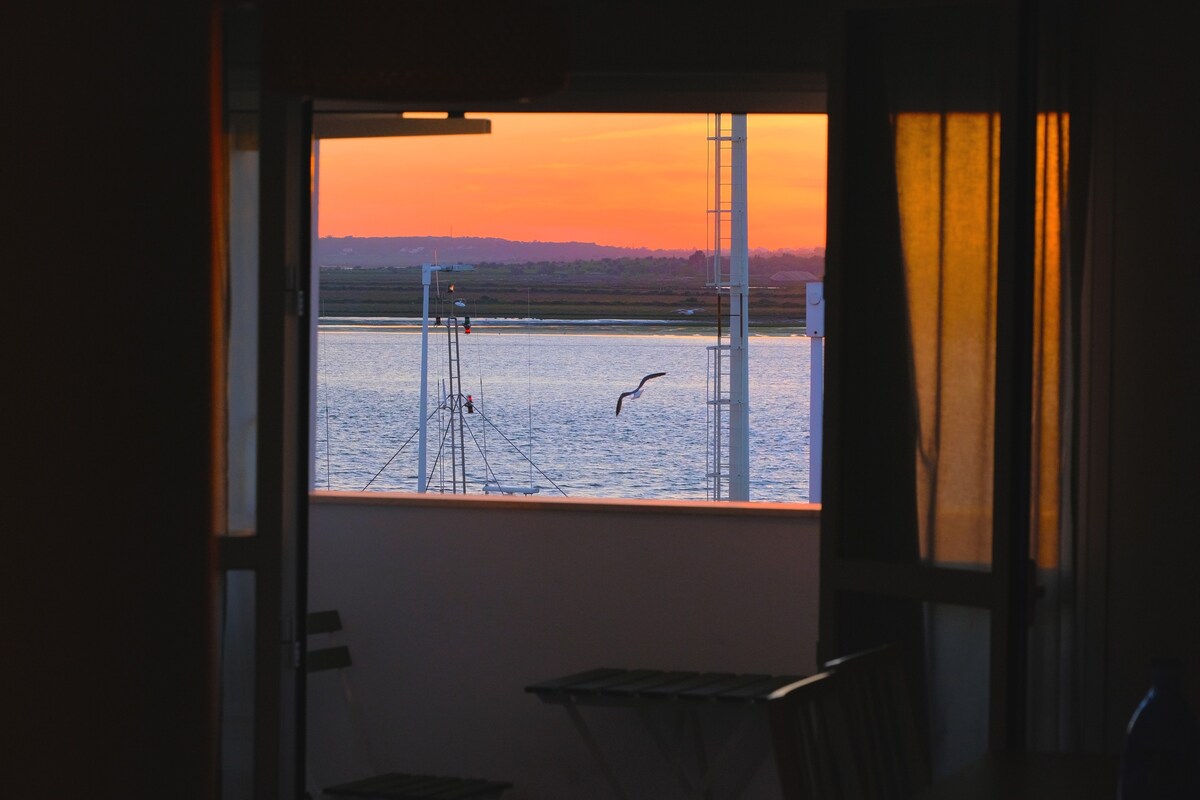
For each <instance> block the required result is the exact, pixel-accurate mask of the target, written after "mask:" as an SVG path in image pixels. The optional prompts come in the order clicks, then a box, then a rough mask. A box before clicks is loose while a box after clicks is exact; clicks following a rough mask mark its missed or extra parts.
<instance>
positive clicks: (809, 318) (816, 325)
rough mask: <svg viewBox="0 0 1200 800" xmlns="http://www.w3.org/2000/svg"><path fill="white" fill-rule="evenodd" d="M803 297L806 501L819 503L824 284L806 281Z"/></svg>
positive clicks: (823, 360)
mask: <svg viewBox="0 0 1200 800" xmlns="http://www.w3.org/2000/svg"><path fill="white" fill-rule="evenodd" d="M805 299H806V300H807V308H806V310H805V316H804V332H805V333H806V334H807V335H808V340H809V343H810V345H811V347H812V349H811V351H810V355H809V361H808V373H809V376H808V502H810V503H819V502H821V458H822V449H823V439H822V436H821V434H822V428H823V425H824V417H825V284H824V283H815V282H814V283H810V284H808V286H806V287H805Z"/></svg>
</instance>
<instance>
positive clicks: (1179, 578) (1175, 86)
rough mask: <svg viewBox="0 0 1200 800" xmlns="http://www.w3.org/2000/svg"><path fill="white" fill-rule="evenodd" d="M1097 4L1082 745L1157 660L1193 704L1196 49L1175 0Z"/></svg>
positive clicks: (1197, 623)
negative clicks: (1091, 631) (1094, 632)
mask: <svg viewBox="0 0 1200 800" xmlns="http://www.w3.org/2000/svg"><path fill="white" fill-rule="evenodd" d="M1102 8H1103V9H1104V11H1102V12H1100V14H1099V23H1100V24H1099V27H1098V32H1099V37H1098V39H1097V46H1096V69H1097V81H1096V84H1095V94H1094V101H1095V114H1096V119H1095V124H1096V137H1095V145H1094V146H1095V153H1094V157H1095V158H1094V165H1093V170H1094V171H1093V177H1092V180H1093V186H1094V195H1093V206H1092V213H1091V221H1090V226H1091V227H1090V239H1089V243H1088V246H1089V248H1090V250H1091V253H1090V256H1091V259H1090V267H1091V269H1092V270H1093V276H1092V282H1091V284H1090V291H1091V292H1092V296H1091V300H1092V301H1093V303H1094V304H1095V308H1094V309H1093V311H1094V313H1093V314H1092V315H1091V318H1090V321H1089V323H1088V325H1089V327H1088V328H1087V329H1085V335H1086V337H1087V338H1086V339H1085V342H1088V343H1090V349H1088V350H1085V354H1084V355H1085V358H1086V359H1090V362H1091V386H1090V387H1086V388H1087V389H1089V390H1090V405H1089V407H1088V408H1087V409H1085V413H1087V414H1089V415H1090V416H1089V417H1088V419H1089V420H1090V421H1089V422H1088V423H1087V424H1085V427H1084V429H1083V437H1084V438H1083V442H1082V443H1083V444H1084V445H1085V447H1089V448H1091V455H1090V462H1089V463H1088V464H1086V470H1087V475H1086V476H1085V477H1088V478H1090V481H1089V482H1088V483H1087V484H1086V485H1087V486H1088V487H1089V490H1088V492H1087V493H1086V494H1085V496H1084V497H1083V498H1081V499H1082V501H1083V504H1084V508H1085V509H1087V510H1088V519H1089V528H1088V530H1087V535H1088V536H1089V537H1091V539H1092V543H1091V547H1090V552H1088V553H1085V556H1086V557H1087V558H1088V560H1089V567H1090V568H1092V575H1091V578H1093V579H1095V578H1097V577H1100V576H1105V582H1104V584H1103V585H1102V586H1099V585H1097V586H1093V587H1091V589H1090V597H1091V603H1092V608H1091V611H1092V612H1094V613H1095V614H1098V615H1100V616H1101V617H1102V618H1103V619H1105V620H1106V625H1105V627H1104V628H1103V642H1102V643H1099V644H1097V643H1095V642H1093V644H1092V646H1091V647H1089V648H1086V649H1085V650H1084V657H1085V659H1088V658H1090V659H1092V661H1091V662H1090V663H1089V662H1086V661H1085V663H1084V664H1083V667H1084V669H1085V675H1086V674H1087V673H1088V672H1091V673H1092V675H1093V678H1092V679H1091V684H1090V690H1091V692H1092V695H1091V697H1090V698H1088V697H1085V704H1087V703H1088V701H1089V700H1090V701H1091V702H1090V704H1089V705H1090V706H1091V710H1090V711H1089V710H1088V708H1086V707H1085V710H1084V713H1085V715H1087V714H1092V715H1093V717H1095V718H1096V720H1095V721H1097V722H1100V723H1101V724H1100V725H1099V726H1096V727H1094V728H1091V729H1090V730H1091V731H1093V732H1092V733H1091V734H1090V736H1091V738H1092V741H1090V742H1088V741H1085V744H1090V745H1091V746H1093V747H1105V748H1108V749H1117V748H1119V747H1120V744H1121V741H1122V738H1123V736H1124V731H1125V726H1126V724H1127V723H1128V720H1129V717H1130V715H1131V714H1132V712H1133V711H1134V709H1135V707H1136V705H1137V702H1138V701H1139V699H1140V698H1141V696H1142V695H1143V694H1144V693H1145V691H1146V689H1147V688H1148V686H1149V681H1150V659H1151V658H1155V657H1159V656H1174V657H1179V658H1182V659H1184V660H1185V665H1186V669H1185V675H1184V682H1185V686H1186V687H1187V689H1188V690H1189V693H1190V697H1191V704H1192V708H1193V710H1200V592H1198V591H1197V588H1196V587H1197V579H1196V574H1195V570H1196V566H1197V564H1200V504H1198V503H1197V500H1196V498H1197V488H1196V485H1197V481H1198V480H1200V425H1197V424H1196V422H1195V416H1196V414H1197V409H1200V337H1198V336H1197V335H1196V333H1195V328H1196V317H1197V315H1196V304H1197V301H1198V300H1200V262H1198V256H1197V254H1198V253H1200V224H1198V223H1197V220H1198V219H1200V195H1198V192H1197V189H1198V187H1200V158H1198V155H1197V146H1198V145H1197V143H1198V142H1200V116H1198V113H1197V103H1196V97H1197V94H1196V93H1197V86H1200V59H1197V57H1196V46H1197V42H1196V35H1195V32H1194V30H1195V29H1194V26H1193V25H1191V24H1190V23H1189V22H1188V21H1187V19H1185V14H1184V7H1179V8H1175V7H1158V6H1156V7H1155V8H1154V9H1153V10H1149V9H1147V8H1146V7H1145V6H1143V5H1141V4H1138V3H1135V2H1128V1H1126V0H1121V1H1120V2H1113V3H1109V4H1107V5H1106V6H1103V7H1102ZM1108 306H1111V313H1108V314H1106V313H1105V309H1106V308H1107V307H1108ZM1085 346H1086V345H1085ZM1098 568H1102V569H1098ZM1086 577H1087V576H1085V578H1086ZM1097 659H1098V660H1101V661H1102V663H1103V665H1104V672H1103V674H1102V675H1099V676H1097V675H1096V660H1097ZM1097 696H1100V697H1103V712H1102V713H1101V714H1096V710H1095V707H1096V705H1097V704H1096V702H1095V701H1096V700H1097ZM1084 731H1085V739H1086V738H1087V737H1088V736H1089V733H1088V731H1089V726H1087V725H1085V726H1084ZM1100 731H1102V734H1100V733H1099V732H1100ZM1097 734H1099V735H1097Z"/></svg>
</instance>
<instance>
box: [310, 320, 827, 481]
mask: <svg viewBox="0 0 1200 800" xmlns="http://www.w3.org/2000/svg"><path fill="white" fill-rule="evenodd" d="M712 344H715V331H714V330H712V329H705V328H703V327H699V328H698V327H691V326H686V325H679V324H671V323H670V322H663V323H657V324H656V323H636V324H633V323H625V324H621V323H617V322H615V321H612V322H608V323H604V322H596V321H592V322H590V323H586V324H580V323H565V322H553V321H550V322H541V323H533V324H525V323H518V322H511V321H499V320H482V319H476V320H475V323H474V325H473V327H472V332H471V334H469V335H463V334H460V335H459V357H460V362H461V363H460V371H461V375H462V393H463V394H470V395H471V396H472V399H473V406H474V408H475V412H476V413H474V414H465V415H464V420H465V422H466V425H465V426H464V433H463V441H464V444H465V446H464V447H463V448H462V449H458V447H457V439H455V450H454V451H453V453H452V451H451V443H450V437H448V436H446V435H445V431H446V429H447V427H448V421H449V415H448V414H446V413H440V414H439V413H438V412H437V410H436V409H437V406H438V401H439V399H440V398H441V397H444V389H443V386H444V385H445V381H446V375H447V374H448V367H447V362H448V356H447V353H448V350H449V340H448V337H447V334H446V329H445V328H444V327H443V328H441V329H438V328H431V330H430V338H429V406H428V408H429V412H430V414H431V415H432V418H431V419H430V421H429V424H428V428H427V434H426V435H427V441H428V445H427V469H428V470H429V472H430V474H431V478H430V482H429V490H430V491H435V492H436V491H449V490H450V489H451V464H452V458H453V459H454V460H457V461H458V462H460V463H464V464H465V467H466V476H467V481H466V485H467V491H468V492H470V493H472V494H474V493H479V492H482V490H483V484H484V482H485V480H490V481H498V482H499V483H501V484H505V485H516V486H526V487H528V486H536V487H538V488H539V496H548V497H553V496H562V495H563V494H565V495H567V496H570V497H616V498H642V499H650V498H658V499H697V500H703V499H706V497H707V481H706V477H705V473H706V452H707V447H708V444H707V442H708V436H709V433H708V418H707V402H706V400H707V394H708V378H707V374H708V353H707V350H706V347H707V346H709V345H712ZM748 349H749V356H750V499H751V500H755V501H776V502H807V501H808V498H809V494H808V473H809V469H808V466H809V465H808V460H809V424H808V409H809V355H810V340H809V339H808V338H807V337H804V336H802V335H801V332H800V330H799V329H775V330H771V331H770V332H763V333H752V334H751V337H750V342H749V346H748ZM317 361H318V363H317V395H316V403H315V420H314V422H315V443H314V444H315V450H314V457H315V463H314V467H315V469H314V475H315V485H316V487H317V488H321V489H335V490H349V491H360V490H366V491H415V490H416V484H417V478H416V476H417V463H418V449H417V437H416V435H415V434H416V431H417V428H418V418H419V416H420V414H419V407H420V403H419V397H420V364H421V333H420V326H419V323H418V322H417V321H415V320H380V319H371V320H365V319H336V320H335V319H323V320H322V321H321V324H320V327H319V331H318V345H317ZM651 372H666V373H667V374H666V375H664V376H663V377H661V378H657V379H654V380H652V381H649V382H648V383H647V384H646V387H645V391H644V393H643V394H642V396H641V397H640V398H638V399H636V400H631V399H628V398H627V399H626V401H625V403H624V404H623V406H622V409H621V413H620V415H619V416H618V415H616V414H615V410H616V401H617V397H618V395H619V394H620V393H621V392H624V391H628V390H631V389H633V388H635V387H636V386H637V384H638V381H640V380H641V378H642V376H644V375H646V374H649V373H651ZM527 456H528V457H527ZM531 462H532V463H531ZM460 491H461V489H460Z"/></svg>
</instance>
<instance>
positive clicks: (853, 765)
mask: <svg viewBox="0 0 1200 800" xmlns="http://www.w3.org/2000/svg"><path fill="white" fill-rule="evenodd" d="M825 669H826V671H828V672H830V673H832V674H833V675H834V681H833V686H834V688H835V690H836V694H837V702H838V705H837V713H838V714H839V715H840V716H841V718H842V720H843V722H844V725H845V729H846V736H847V738H848V743H849V747H848V749H847V753H848V757H849V759H850V761H849V763H848V771H849V772H850V773H852V774H853V775H854V778H855V780H854V784H856V786H854V787H852V789H853V791H850V792H848V793H847V794H846V796H847V797H850V798H856V797H862V798H864V799H869V800H907V799H908V798H911V797H912V796H913V794H914V793H915V792H916V791H917V790H918V789H920V788H922V787H924V786H927V785H928V784H929V782H930V768H929V755H928V747H927V745H926V743H925V737H924V735H923V734H922V733H921V727H920V725H919V724H918V722H917V716H916V708H915V705H914V702H913V697H912V692H911V690H910V682H909V680H908V679H907V676H906V672H905V665H904V661H903V658H902V653H901V651H900V649H899V648H898V647H895V646H892V645H887V646H884V647H879V648H875V649H873V650H866V651H863V652H860V653H854V654H852V655H848V656H844V657H842V658H838V659H834V660H833V661H830V662H827V663H826V664H825Z"/></svg>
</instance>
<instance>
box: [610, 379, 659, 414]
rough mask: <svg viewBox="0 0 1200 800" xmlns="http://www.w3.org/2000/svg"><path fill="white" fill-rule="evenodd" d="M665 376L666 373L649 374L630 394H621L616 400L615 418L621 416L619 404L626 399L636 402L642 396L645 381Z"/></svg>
mask: <svg viewBox="0 0 1200 800" xmlns="http://www.w3.org/2000/svg"><path fill="white" fill-rule="evenodd" d="M666 374H667V373H665V372H651V373H650V374H649V375H647V376H646V377H644V378H642V381H641V383H639V384H638V385H637V388H636V389H634V390H633V391H632V392H621V396H620V397H618V398H617V416H620V414H621V403H623V402H625V398H626V397H628V398H629V399H630V400H637V399H638V398H639V397H641V396H642V387H643V386H645V385H646V381H648V380H650V379H651V378H661V377H662V376H663V375H666Z"/></svg>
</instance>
